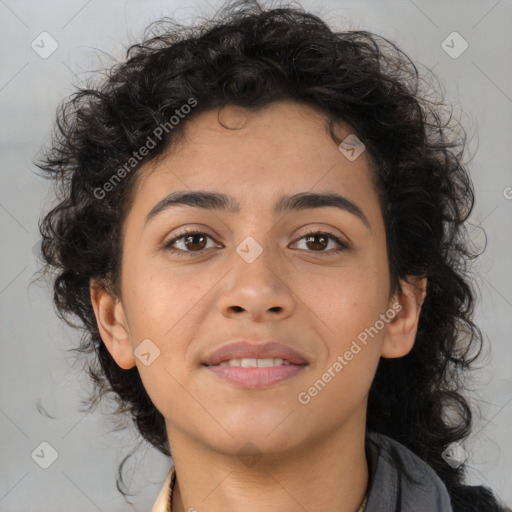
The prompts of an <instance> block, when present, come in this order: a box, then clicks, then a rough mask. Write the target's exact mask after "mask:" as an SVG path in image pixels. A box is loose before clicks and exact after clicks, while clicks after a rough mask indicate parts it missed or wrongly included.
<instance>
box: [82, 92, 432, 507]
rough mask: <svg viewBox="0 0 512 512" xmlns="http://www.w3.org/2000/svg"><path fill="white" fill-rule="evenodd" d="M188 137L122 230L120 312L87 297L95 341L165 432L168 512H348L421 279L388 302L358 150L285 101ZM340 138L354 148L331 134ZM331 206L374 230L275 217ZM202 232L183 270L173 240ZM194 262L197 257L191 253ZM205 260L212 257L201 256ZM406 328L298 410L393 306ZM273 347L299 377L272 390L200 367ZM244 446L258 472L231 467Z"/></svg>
mask: <svg viewBox="0 0 512 512" xmlns="http://www.w3.org/2000/svg"><path fill="white" fill-rule="evenodd" d="M222 116H224V117H223V118H222V117H221V120H222V121H223V122H224V123H225V124H226V123H227V124H228V125H230V126H231V125H232V126H236V128H237V129H234V130H229V129H226V128H224V127H222V126H221V125H220V124H219V123H218V121H217V111H216V110H215V111H208V112H204V113H200V114H198V115H196V116H195V117H193V118H191V119H190V120H188V121H187V124H186V125H185V132H184V138H183V139H182V140H180V142H179V144H177V145H175V146H173V147H172V150H171V151H169V152H168V154H167V155H166V156H165V158H163V159H162V160H160V161H159V162H158V163H148V164H147V165H146V166H145V167H144V168H142V169H141V170H140V171H138V172H139V173H140V175H139V176H138V186H137V188H136V190H135V195H134V202H133V205H132V207H131V209H130V211H129V212H128V215H127V217H126V219H125V221H124V224H123V258H122V270H121V272H122V286H121V297H115V296H111V295H109V294H108V293H107V292H106V291H105V290H103V289H101V288H100V287H97V286H96V284H95V283H91V300H92V303H93V307H94V311H95V314H96V318H97V322H98V326H99V329H100V333H101V336H102V339H103V341H104V343H105V345H106V346H107V348H108V350H109V352H110V353H111V354H112V356H113V358H114V359H115V361H116V362H117V364H118V365H119V366H120V367H121V368H124V369H129V368H133V367H134V366H135V365H136V366H137V369H138V371H139V372H140V376H141V378H142V381H143V384H144V387H145V388H146V390H147V392H148V394H149V396H150V398H151V400H152V401H153V403H154V404H155V406H156V407H157V408H158V410H159V411H160V412H161V413H162V415H163V416H164V418H165V421H166V429H167V435H168V438H169V444H170V447H171V452H172V454H173V461H174V465H175V468H176V474H177V484H176V488H175V493H174V496H173V504H172V509H173V512H174V511H177V512H184V511H186V510H188V509H189V508H190V507H194V508H195V509H197V510H198V511H201V510H208V511H212V512H230V511H233V512H234V511H238V510H241V509H242V510H244V511H245V512H260V511H261V510H280V511H282V512H292V511H294V512H295V511H298V510H308V511H310V512H315V511H318V512H319V511H323V512H335V511H336V512H340V511H341V512H354V511H355V510H356V509H357V508H358V506H359V505H360V503H361V501H362V499H363V497H364V495H365V492H366V489H367V484H368V467H367V461H366V458H365V453H364V435H365V421H366V407H367V397H368V392H369V388H370V385H371V382H372V379H373V377H374V375H375V371H376V368H377V364H378V361H379V358H380V357H381V356H382V357H388V358H393V357H401V356H403V355H405V354H407V353H408V352H409V351H410V350H411V348H412V346H413V344H414V339H415V335H416V331H417V325H418V318H419V314H420V309H421V305H422V303H423V300H424V297H425V293H426V292H425V290H426V279H425V278H422V279H417V280H416V282H415V286H413V285H410V284H408V283H407V282H405V281H403V282H402V283H401V284H402V289H403V290H402V293H399V294H396V295H392V296H391V294H390V287H389V270H388V260H387V252H386V236H385V228H384V221H383V217H382V213H381V210H380V207H379V203H378V198H377V194H376V192H375V190H374V188H373V186H372V184H371V181H370V172H371V161H370V159H369V156H368V154H367V152H363V154H361V156H360V157H358V158H357V159H356V160H354V161H350V160H348V159H347V158H345V156H344V155H342V154H341V152H340V151H339V149H338V147H337V145H336V143H335V142H334V141H333V140H332V139H331V137H330V136H329V134H328V132H327V129H326V124H325V119H324V117H323V115H322V114H321V113H320V112H319V111H317V110H316V109H314V108H313V107H311V106H306V105H301V104H298V103H295V102H292V101H283V102H279V103H274V104H271V105H269V106H266V107H265V108H263V109H261V110H259V111H250V110H248V111H246V112H244V111H243V110H241V109H235V108H231V107H228V108H226V109H224V110H223V111H222ZM337 133H338V135H339V136H340V139H343V138H344V137H346V136H347V135H348V134H350V133H352V131H351V130H350V127H349V126H347V125H338V126H337ZM187 189H192V190H196V189H201V190H208V191H216V192H223V193H227V194H229V195H232V196H233V197H234V198H236V200H237V201H238V202H239V203H240V206H241V210H240V212H239V213H227V212H223V211H211V210H210V211H209V210H204V209H200V208H194V207H190V206H178V207H173V208H170V209H168V210H166V211H165V212H164V213H162V214H160V215H158V216H156V217H155V218H154V219H153V220H152V221H151V222H149V223H148V224H147V225H146V227H144V219H145V216H146V215H147V214H148V212H149V211H150V210H151V209H152V208H153V206H154V205H155V204H156V203H157V202H158V201H159V200H160V199H162V198H163V197H165V196H166V195H167V194H168V193H170V192H172V191H176V190H187ZM296 192H337V193H338V194H341V195H343V196H345V197H347V198H349V199H350V200H351V201H353V202H355V203H356V204H357V205H358V206H359V207H360V208H361V210H362V211H363V212H364V214H365V216H366V218H367V219H368V221H369V224H370V229H369V228H367V227H366V226H365V224H364V223H363V222H362V221H361V220H360V219H359V218H358V217H356V216H355V215H353V214H351V213H349V212H346V211H341V210H339V209H336V208H332V207H330V208H321V209H310V210H305V211H299V212H293V213H288V214H281V215H279V216H274V215H273V214H272V207H273V205H274V202H275V201H276V199H277V198H278V197H279V196H281V195H282V194H291V193H296ZM184 227H190V228H194V229H198V230H201V231H202V232H204V233H205V234H207V235H208V236H209V237H211V239H210V238H208V239H207V240H208V246H207V248H205V249H202V250H203V253H201V254H199V253H198V252H197V251H200V250H201V249H198V248H197V247H198V246H199V242H198V241H197V239H196V241H195V242H193V243H192V244H190V243H189V244H185V241H186V240H185V239H181V241H179V242H176V243H175V244H174V246H173V247H174V248H178V249H180V248H181V249H182V250H183V251H187V250H188V251H189V253H192V252H193V251H196V252H195V253H194V254H193V255H192V256H191V257H187V256H186V255H185V256H178V255H174V254H172V253H170V252H166V251H165V250H164V249H163V248H162V244H163V242H167V241H169V240H171V239H172V238H174V236H176V234H179V233H178V229H177V228H184ZM309 228H311V229H313V228H315V229H316V230H318V231H321V232H329V233H332V234H334V235H335V236H338V237H339V238H340V239H341V240H342V241H343V242H345V243H347V244H348V245H349V248H348V249H346V250H344V251H342V252H340V253H337V254H332V255H324V256H322V254H321V253H322V252H324V253H327V252H328V251H329V250H331V249H336V248H337V247H338V246H337V244H336V242H335V241H333V240H331V241H329V245H328V246H326V247H324V248H322V246H321V240H320V241H319V240H318V239H317V240H316V241H313V242H312V243H311V242H310V243H309V244H308V243H307V239H306V238H304V235H305V234H306V233H307V231H308V230H309ZM248 236H252V237H253V238H254V239H255V240H256V241H257V242H258V243H259V244H260V246H261V247H262V249H263V252H262V253H261V255H260V256H259V257H258V258H256V259H255V260H254V261H253V262H252V263H247V262H246V261H245V260H244V259H242V258H241V257H240V256H239V255H238V253H237V252H236V248H237V246H238V245H239V244H240V243H241V242H242V241H243V240H244V239H245V238H246V237H248ZM201 247H202V246H201ZM210 247H211V249H210ZM396 303H398V304H400V306H401V310H400V312H399V313H398V314H397V315H396V316H394V318H393V319H392V320H391V321H389V322H387V323H385V326H384V328H382V329H381V330H379V332H378V334H377V335H375V336H374V337H373V338H370V341H369V343H368V344H367V345H366V346H365V347H364V348H363V349H362V350H361V351H360V352H359V353H358V354H357V355H355V356H354V357H353V359H352V360H351V361H350V362H349V363H348V364H347V365H346V366H344V368H343V370H342V371H340V372H338V373H336V376H335V377H334V378H332V379H331V381H330V382H329V383H327V385H326V386H325V387H324V388H323V389H322V390H321V391H320V392H319V393H318V394H317V395H316V396H315V397H313V398H311V401H310V402H309V403H308V404H306V405H303V404H301V403H299V401H298V400H297V396H298V394H299V393H300V392H303V391H307V390H308V388H310V387H311V385H312V384H313V383H314V382H315V381H316V380H317V379H319V378H320V377H321V376H322V374H324V372H326V371H327V369H328V368H329V367H330V366H332V364H333V363H334V361H336V359H337V357H338V356H340V355H341V356H343V354H344V353H345V352H346V351H347V350H348V349H349V348H350V345H351V343H352V341H353V340H356V338H357V336H358V334H360V333H361V332H362V331H364V329H365V328H368V327H370V326H373V325H374V324H375V322H376V320H378V319H379V315H381V314H383V313H385V312H386V311H387V310H389V309H390V308H391V307H392V305H393V304H396ZM240 337H246V338H248V337H249V339H251V338H252V339H258V338H270V339H276V340H279V341H282V342H283V343H285V344H288V345H290V346H294V347H295V348H297V349H298V350H299V351H300V352H301V353H302V354H304V355H305V356H306V358H307V360H308V361H309V366H308V367H307V368H306V369H305V370H304V371H302V372H301V373H300V374H299V375H297V376H295V377H293V378H291V379H289V380H286V381H284V382H281V383H278V384H275V385H273V386H271V387H268V388H265V389H256V390H254V389H253V390H247V389H242V388H240V387H237V386H235V385H233V384H230V383H227V382H224V381H222V380H220V379H219V378H218V377H217V376H216V375H214V374H212V372H210V371H209V370H207V369H206V368H204V367H203V366H202V364H201V362H202V358H203V357H204V354H205V353H206V352H210V351H211V350H212V348H216V347H219V346H220V345H222V344H224V343H226V342H227V341H228V340H233V339H236V338H240ZM148 338H149V339H150V340H151V341H152V343H154V345H155V346H157V347H158V349H159V350H160V355H159V357H157V358H156V359H155V360H154V361H153V362H152V363H151V364H150V365H149V366H146V365H144V364H143V363H142V362H141V361H140V360H139V359H138V358H137V357H135V356H134V350H135V349H136V348H137V346H138V345H139V344H140V343H141V341H142V340H145V339H148ZM247 442H250V443H252V445H253V446H254V447H255V448H254V449H255V450H257V451H258V453H259V454H260V455H261V458H260V459H259V461H258V462H257V463H256V464H255V465H253V466H252V467H248V465H246V464H244V463H243V461H242V460H241V459H240V458H239V457H238V455H237V454H238V452H239V450H240V449H241V448H242V447H243V446H244V445H245V444H246V443H247Z"/></svg>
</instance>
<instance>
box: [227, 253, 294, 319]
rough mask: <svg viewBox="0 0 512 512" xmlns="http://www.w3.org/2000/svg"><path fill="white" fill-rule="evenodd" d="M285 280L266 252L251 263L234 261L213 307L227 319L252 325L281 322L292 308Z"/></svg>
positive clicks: (281, 269)
mask: <svg viewBox="0 0 512 512" xmlns="http://www.w3.org/2000/svg"><path fill="white" fill-rule="evenodd" d="M289 277H290V276H289V275H287V273H286V271H285V270H284V268H283V267H282V265H281V264H280V260H279V258H278V257H277V256H276V255H275V254H273V253H272V251H270V250H269V249H268V248H266V249H264V250H263V251H262V252H261V254H260V255H259V256H258V257H257V258H256V259H254V260H253V261H251V260H245V259H244V258H243V257H239V258H238V257H237V259H236V261H235V264H234V266H233V268H232V270H231V272H229V273H228V275H227V276H226V278H225V280H224V289H223V290H222V292H221V293H220V295H219V297H218V302H217V306H218V308H219V310H220V312H221V314H223V315H224V316H226V317H230V318H241V317H245V318H247V319H250V320H252V321H255V322H262V321H266V320H278V319H280V320H282V319H285V318H287V317H289V316H290V315H291V314H293V312H294V310H295V308H296V296H295V294H294V292H293V290H292V289H291V287H290V283H289V281H290V280H291V279H289Z"/></svg>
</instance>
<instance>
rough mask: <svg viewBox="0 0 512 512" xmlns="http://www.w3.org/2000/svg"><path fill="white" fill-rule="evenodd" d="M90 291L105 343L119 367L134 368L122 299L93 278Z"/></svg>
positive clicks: (99, 328)
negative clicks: (114, 295) (111, 293)
mask: <svg viewBox="0 0 512 512" xmlns="http://www.w3.org/2000/svg"><path fill="white" fill-rule="evenodd" d="M89 291H90V295H91V302H92V307H93V309H94V314H95V316H96V323H97V324H98V330H99V332H100V335H101V339H102V340H103V343H105V346H106V347H107V350H108V351H109V352H110V354H111V355H112V357H113V358H114V360H115V361H116V363H117V364H118V366H119V367H121V368H122V369H123V370H129V369H131V368H133V367H134V366H135V357H134V355H133V347H132V344H131V340H130V333H129V329H128V325H127V322H126V317H125V314H124V309H123V305H122V303H121V301H120V300H119V299H118V298H117V297H113V296H112V295H110V294H109V293H108V292H107V291H106V290H105V288H104V287H103V286H101V285H99V284H98V283H95V282H93V281H92V280H91V284H90V287H89Z"/></svg>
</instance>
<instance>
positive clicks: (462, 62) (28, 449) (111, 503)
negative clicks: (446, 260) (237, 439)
mask: <svg viewBox="0 0 512 512" xmlns="http://www.w3.org/2000/svg"><path fill="white" fill-rule="evenodd" d="M219 4H220V3H219V2H214V0H211V2H210V3H208V2H205V1H204V0H202V1H199V0H197V1H195V2H194V1H192V0H188V1H186V2H185V1H181V2H178V1H177V0H173V1H167V2H166V1H163V0H162V1H157V0H153V1H147V2H142V1H139V2H136V1H123V0H110V1H103V2H100V1H99V0H88V1H87V0H72V1H67V2H65V1H62V0H61V1H48V2H36V1H16V0H0V41H1V50H0V51H1V56H2V58H1V68H0V111H1V114H0V115H1V119H2V123H1V138H0V140H1V155H2V165H1V188H0V233H1V244H0V247H1V248H0V257H1V266H0V307H1V313H0V314H1V317H0V322H1V323H0V325H1V343H2V345H1V346H2V357H1V358H0V365H1V371H0V380H1V387H0V389H1V398H0V429H1V430H0V432H1V433H2V435H1V436H0V446H1V450H0V454H1V455H0V459H1V463H0V468H1V469H0V511H10V512H17V511H27V510H35V509H36V507H37V510H38V511H40V512H49V511H56V510H63V508H64V506H65V505H69V504H71V503H73V510H75V512H81V511H87V512H90V511H91V510H101V511H104V512H107V511H121V510H127V509H128V508H129V507H128V506H127V505H126V504H125V503H124V500H123V499H122V497H121V496H120V494H119V493H118V492H117V490H116V486H115V471H116V469H117V466H118V464H119V462H120V461H121V460H122V458H123V457H124V456H125V455H126V454H128V452H129V451H130V450H131V449H132V448H133V447H134V446H135V445H136V443H137V436H136V433H135V430H134V429H133V428H132V427H130V428H129V429H128V430H126V431H121V432H118V433H109V427H110V426H111V425H110V424H109V419H108V416H107V414H108V411H109V408H108V407H107V405H104V406H102V407H101V408H100V410H98V411H97V412H96V413H94V414H85V413H83V412H80V411H79V409H78V407H79V405H80V399H81V398H84V397H85V396H86V394H87V389H88V388H87V380H86V378H85V377H84V376H83V375H82V372H81V368H80V367H78V365H75V366H74V367H73V366H72V359H71V358H70V354H69V353H67V352H66V349H68V348H71V347H74V346H76V343H77V340H78V336H79V334H78V333H77V332H75V331H73V330H71V329H70V328H67V327H65V326H64V325H63V324H62V323H61V322H59V321H58V319H57V317H56V315H55V314H54V312H53V309H52V305H51V294H50V292H49V290H47V289H44V288H43V287H41V286H32V287H28V284H29V281H30V279H31V277H32V273H33V272H34V271H35V269H36V261H35V259H34V255H33V247H34V244H35V243H36V242H37V240H38V230H37V221H38V218H39V216H40V214H41V211H42V209H43V208H44V209H45V210H47V209H48V207H49V200H50V197H51V196H49V195H48V194H49V187H48V183H47V182H44V181H43V180H41V179H40V178H38V177H37V176H35V174H34V173H33V172H32V171H33V170H34V166H33V164H32V163H31V160H32V159H33V158H34V156H35V154H36V152H37V150H38V148H39V146H40V145H41V144H42V143H43V141H44V140H47V139H48V136H49V133H50V127H51V123H52V122H53V119H54V115H55V109H56V106H57V104H58V102H59V101H60V100H61V99H62V98H63V97H64V96H65V95H68V94H69V93H70V92H71V91H72V90H73V88H72V83H73V82H80V81H81V80H83V77H84V76H85V75H86V74H87V71H88V70H91V69H95V68H97V67H101V65H102V64H103V63H104V61H102V60H101V59H100V58H98V55H102V53H105V54H109V55H112V56H114V57H116V58H122V57H123V53H124V48H125V47H126V46H127V44H128V43H133V42H135V41H136V39H137V38H138V37H139V36H140V35H141V32H142V29H143V28H144V27H145V26H146V25H147V24H148V23H149V22H150V21H153V20H154V19H156V18H158V17H160V16H162V15H166V14H174V15H175V16H176V17H177V18H178V19H180V20H181V21H189V22H190V21H192V20H193V18H194V15H196V14H198V13H200V12H202V13H204V14H209V13H212V12H213V9H212V7H214V6H218V5H219ZM209 5H212V7H209ZM302 5H304V6H305V7H308V8H310V9H312V10H313V11H314V12H315V13H318V14H320V15H321V16H323V17H324V18H326V19H327V20H329V21H330V23H331V24H332V25H336V26H337V27H339V28H352V29H369V30H371V31H374V32H377V33H379V34H382V35H384V36H387V37H388V38H390V39H392V40H394V41H395V42H397V43H398V44H399V46H401V47H402V48H403V49H404V50H405V51H406V52H407V53H408V54H409V55H410V56H411V57H412V58H413V59H414V60H415V61H417V62H420V63H421V64H423V65H424V66H426V67H427V68H430V69H433V71H434V72H435V73H436V74H437V75H438V76H439V77H440V79H441V82H442V83H443V84H444V86H445V88H446V97H447V100H448V101H449V102H451V103H453V104H454V106H455V114H456V115H458V116H459V117H461V118H462V121H463V123H464V124H465V126H466V127H468V132H469V135H470V136H473V139H472V141H471V143H470V145H469V149H470V151H471V153H472V154H475V157H474V159H473V161H472V163H471V167H470V169H471V173H472V177H473V180H474V184H475V189H476V197H477V200H476V207H475V210H474V212H473V214H472V217H471V220H472V222H473V224H474V226H475V227H474V228H471V229H470V231H471V233H472V234H473V237H474V240H475V244H477V245H478V246H481V244H482V241H483V236H482V233H481V230H480V229H478V228H477V226H482V227H483V228H484V229H485V230H486V233H487V236H488V247H487V250H486V251H485V253H484V255H483V256H481V257H480V258H478V260H477V262H478V263H477V264H476V265H475V266H474V272H475V280H476V283H477V285H478V288H479V290H480V297H479V301H478V306H477V311H476V321H477V324H478V325H479V326H480V327H481V329H482V330H483V333H484V335H485V339H486V341H487V345H486V347H487V348H486V353H485V357H484V358H483V359H482V360H481V364H482V366H483V369H482V371H480V372H479V373H478V374H477V375H476V380H475V382H474V389H475V391H476V392H478V394H479V398H475V401H474V403H475V405H476V406H478V407H479V412H477V414H476V423H475V429H474V435H473V436H472V437H471V438H470V439H469V441H468V442H467V443H465V445H464V448H465V450H466V451H467V452H468V454H469V457H468V467H469V471H468V472H469V477H470V481H471V482H472V483H475V484H477V483H484V484H486V485H490V486H492V487H493V488H494V489H495V490H496V491H497V492H498V493H499V494H500V495H501V496H502V498H503V499H505V500H506V501H507V502H508V504H511V503H512V488H511V486H510V485H507V484H510V475H511V466H510V461H511V460H512V443H511V434H510V427H511V425H512V403H511V401H512V379H511V371H510V368H511V360H512V357H511V355H510V331H511V327H512V322H511V318H512V291H511V288H512V272H511V270H510V262H511V254H512V237H511V236H510V235H511V229H510V226H511V221H512V171H511V151H510V148H511V147H512V129H511V128H512V122H511V120H512V83H511V82H512V81H511V76H512V74H511V67H512V66H511V59H510V48H512V31H510V27H511V26H512V3H511V2H510V0H508V1H507V0H500V1H495V0H492V1H482V0H478V1H467V0H464V1H463V0H460V1H451V2H445V1H430V2H427V1H426V0H414V1H413V0H404V1H398V0H397V1H377V0H373V1H368V0H366V1H362V0H359V1H355V0H353V1H349V0H345V1H340V0H331V1H324V2H321V3H320V2H311V1H310V0H308V1H304V2H303V4H302ZM42 32H46V33H47V34H43V35H41V33H42ZM453 32H457V34H453ZM443 41H445V42H444V43H443ZM466 44H467V45H468V47H467V48H466V49H465V51H463V50H464V48H465V47H466ZM55 45H58V47H57V48H56V49H55V48H54V46H55ZM420 70H422V71H424V68H422V67H420ZM477 130H478V138H477V137H476V136H475V132H476V131H477ZM41 443H48V444H41ZM133 459H135V460H133ZM50 464H51V465H50ZM45 466H48V467H47V469H44V467H45ZM167 470H168V462H167V460H166V458H165V457H164V456H162V455H161V454H159V453H158V452H157V451H156V450H154V449H153V448H152V447H150V446H149V445H147V444H146V443H144V444H143V445H142V447H141V449H140V450H139V451H138V452H137V454H136V457H133V458H132V463H131V464H129V470H128V472H127V475H128V477H129V478H130V477H132V478H133V480H132V489H133V492H135V493H138V495H137V496H135V497H134V502H135V504H134V506H133V510H140V511H143V510H149V509H150V506H151V504H152V503H153V501H154V499H155V498H156V495H157V493H158V491H159V489H160V486H161V484H162V482H163V479H164V477H165V475H166V473H167Z"/></svg>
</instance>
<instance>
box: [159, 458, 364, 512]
mask: <svg viewBox="0 0 512 512" xmlns="http://www.w3.org/2000/svg"><path fill="white" fill-rule="evenodd" d="M175 483H176V472H175V471H174V464H173V465H172V466H171V469H170V470H169V473H168V475H167V477H166V479H165V482H164V485H163V487H162V489H161V490H160V494H159V495H158V498H157V499H156V501H155V503H154V505H153V508H152V509H151V512H172V510H171V498H172V492H173V490H174V484H175ZM367 498H368V496H365V497H364V500H363V503H361V506H360V507H359V508H358V509H357V511H356V512H363V511H364V507H365V506H366V502H367Z"/></svg>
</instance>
